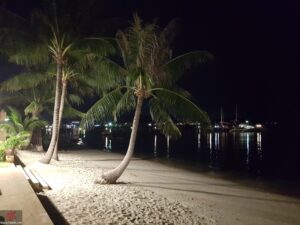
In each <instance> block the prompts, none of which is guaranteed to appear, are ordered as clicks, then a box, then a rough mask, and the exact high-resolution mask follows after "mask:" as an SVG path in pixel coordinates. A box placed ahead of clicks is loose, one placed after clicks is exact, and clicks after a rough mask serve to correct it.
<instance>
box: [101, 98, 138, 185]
mask: <svg viewBox="0 0 300 225" xmlns="http://www.w3.org/2000/svg"><path fill="white" fill-rule="evenodd" d="M143 100H144V97H143V96H138V99H137V104H136V108H135V114H134V118H133V122H132V131H131V135H130V141H129V145H128V149H127V152H126V155H125V157H124V158H123V160H122V162H121V163H120V164H119V166H117V167H116V168H115V169H113V170H110V171H108V172H106V173H104V174H102V176H101V179H100V180H99V181H96V183H108V184H113V183H116V181H117V180H118V179H119V177H120V176H121V175H122V174H123V172H124V171H125V169H126V168H127V166H128V164H129V162H130V160H131V158H132V155H133V152H134V146H135V142H136V135H137V131H138V126H139V122H140V116H141V111H142V106H143Z"/></svg>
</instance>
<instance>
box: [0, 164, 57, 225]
mask: <svg viewBox="0 0 300 225" xmlns="http://www.w3.org/2000/svg"><path fill="white" fill-rule="evenodd" d="M0 189H1V195H0V210H22V217H23V223H22V224H23V225H53V223H52V221H51V220H50V218H49V216H48V214H47V213H46V211H45V209H44V207H43V206H42V204H41V203H40V201H39V199H38V197H37V196H36V194H35V193H34V191H33V189H32V188H31V186H30V184H29V182H28V181H27V180H26V179H25V177H24V175H23V174H22V172H21V171H20V170H19V169H17V168H15V167H7V168H0Z"/></svg>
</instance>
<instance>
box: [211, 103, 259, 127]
mask: <svg viewBox="0 0 300 225" xmlns="http://www.w3.org/2000/svg"><path fill="white" fill-rule="evenodd" d="M264 129H265V127H264V126H263V125H262V124H259V123H258V124H250V123H249V121H248V120H246V121H245V122H243V123H239V122H238V110H237V105H236V107H235V119H234V120H233V121H232V122H225V121H224V115H223V110H222V107H221V119H220V122H219V123H215V124H214V126H213V130H214V131H216V132H259V131H263V130H264Z"/></svg>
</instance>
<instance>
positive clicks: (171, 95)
mask: <svg viewBox="0 0 300 225" xmlns="http://www.w3.org/2000/svg"><path fill="white" fill-rule="evenodd" d="M152 93H153V94H154V95H155V96H156V98H157V99H160V101H161V104H162V107H164V109H165V110H166V111H167V112H168V113H169V114H170V115H171V116H173V117H174V118H176V119H178V120H179V121H182V122H199V123H200V124H201V127H202V128H203V129H206V128H208V127H209V126H210V120H209V118H208V115H207V113H206V112H204V111H203V110H201V109H200V108H199V107H198V106H197V105H195V104H194V103H193V102H192V101H190V100H189V99H187V98H186V97H184V96H182V95H180V94H178V93H176V92H173V91H170V90H167V89H163V88H157V89H155V90H154V91H152Z"/></svg>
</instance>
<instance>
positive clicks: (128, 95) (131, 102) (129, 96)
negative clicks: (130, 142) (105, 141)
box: [113, 89, 136, 117]
mask: <svg viewBox="0 0 300 225" xmlns="http://www.w3.org/2000/svg"><path fill="white" fill-rule="evenodd" d="M135 106H136V99H135V97H134V91H133V90H132V89H127V90H126V92H125V93H124V94H123V96H122V97H121V99H120V100H119V102H118V104H117V105H116V108H115V111H114V112H113V113H114V115H115V117H119V116H120V115H121V114H122V113H124V112H130V111H131V110H133V109H134V108H135Z"/></svg>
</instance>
